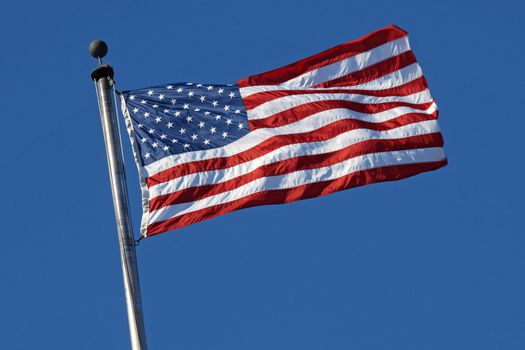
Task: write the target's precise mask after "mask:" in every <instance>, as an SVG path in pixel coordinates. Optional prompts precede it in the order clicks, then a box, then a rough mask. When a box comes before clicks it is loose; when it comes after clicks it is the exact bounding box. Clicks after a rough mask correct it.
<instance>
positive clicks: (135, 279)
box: [90, 40, 148, 350]
mask: <svg viewBox="0 0 525 350" xmlns="http://www.w3.org/2000/svg"><path fill="white" fill-rule="evenodd" d="M90 51H91V54H92V55H93V56H94V57H97V58H98V59H99V62H100V63H102V60H101V59H102V57H104V56H105V54H106V52H107V46H106V44H105V43H104V42H102V41H99V40H97V41H94V42H93V43H92V44H91V45H90ZM91 77H92V79H93V80H94V81H95V83H96V87H97V98H98V102H99V109H100V119H101V121H102V132H103V134H104V142H105V145H106V155H107V159H108V168H109V180H110V184H111V193H112V195H113V206H114V208H115V218H116V221H117V231H118V238H119V245H120V258H121V262H122V273H123V276H124V290H125V295H126V306H127V311H128V321H129V331H130V337H131V349H132V350H147V348H148V347H147V344H146V332H145V329H144V319H143V315H142V301H141V297H140V284H139V275H138V270H137V257H136V253H135V240H134V236H133V229H132V225H131V217H130V214H129V208H128V193H127V187H126V174H125V171H124V163H123V161H122V154H121V148H120V138H119V130H118V123H117V119H116V118H117V117H116V114H115V106H113V99H112V93H111V85H110V84H111V83H112V82H113V68H111V67H110V66H108V65H102V64H101V65H100V66H99V67H98V68H96V69H95V70H94V71H93V72H92V73H91Z"/></svg>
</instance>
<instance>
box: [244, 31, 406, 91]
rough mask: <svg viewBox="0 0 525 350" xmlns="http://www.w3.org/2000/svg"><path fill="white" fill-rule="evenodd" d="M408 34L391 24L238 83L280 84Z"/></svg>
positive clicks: (246, 84)
mask: <svg viewBox="0 0 525 350" xmlns="http://www.w3.org/2000/svg"><path fill="white" fill-rule="evenodd" d="M406 35H407V33H406V32H405V31H404V30H402V29H401V28H399V27H396V26H394V25H391V26H388V27H385V28H383V29H379V30H377V31H375V32H372V33H370V34H368V35H366V36H364V37H362V38H360V39H357V40H353V41H349V42H347V43H344V44H342V45H339V46H336V47H334V48H331V49H329V50H326V51H323V52H321V53H318V54H317V55H313V56H310V57H308V58H305V59H303V60H300V61H297V62H295V63H292V64H289V65H287V66H285V67H282V68H278V69H274V70H271V71H269V72H266V73H261V74H257V75H253V76H251V77H248V78H244V79H241V80H239V81H238V82H237V84H238V85H239V87H241V88H242V87H247V86H255V85H273V84H280V83H283V82H285V81H288V80H290V79H292V78H294V77H296V76H298V75H301V74H303V73H306V72H309V71H312V70H315V69H318V68H320V67H322V66H325V65H328V64H332V63H334V62H337V61H340V60H342V59H345V58H348V57H352V56H355V55H357V54H360V53H362V52H364V51H368V50H371V49H373V48H374V47H377V46H379V45H383V44H385V43H387V42H389V41H393V40H396V39H399V38H401V37H404V36H406Z"/></svg>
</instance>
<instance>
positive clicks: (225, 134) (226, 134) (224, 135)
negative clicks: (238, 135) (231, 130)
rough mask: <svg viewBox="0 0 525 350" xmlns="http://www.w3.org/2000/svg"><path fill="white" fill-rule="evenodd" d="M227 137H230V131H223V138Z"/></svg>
mask: <svg viewBox="0 0 525 350" xmlns="http://www.w3.org/2000/svg"><path fill="white" fill-rule="evenodd" d="M227 137H228V133H227V132H226V131H225V132H223V133H222V138H223V139H225V138H227Z"/></svg>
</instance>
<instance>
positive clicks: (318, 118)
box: [144, 104, 437, 176]
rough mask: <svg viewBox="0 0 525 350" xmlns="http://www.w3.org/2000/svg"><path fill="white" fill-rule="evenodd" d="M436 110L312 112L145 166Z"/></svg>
mask: <svg viewBox="0 0 525 350" xmlns="http://www.w3.org/2000/svg"><path fill="white" fill-rule="evenodd" d="M436 110H437V106H436V105H435V104H432V105H431V106H430V107H429V108H428V109H426V110H420V109H415V108H410V107H397V108H393V109H390V110H387V111H383V112H380V113H376V114H367V113H360V112H356V111H352V110H348V109H344V108H337V109H332V110H327V111H322V112H319V113H316V114H312V115H311V116H309V117H307V118H304V119H302V120H299V121H297V122H295V123H292V124H288V125H284V126H281V127H278V128H271V129H257V130H255V131H253V132H250V133H248V134H247V135H245V136H244V137H241V138H240V139H238V140H236V141H234V142H232V143H230V144H228V145H225V146H223V147H218V148H214V149H210V150H201V151H194V152H187V153H182V154H176V155H171V156H168V157H165V158H162V159H159V160H158V161H156V162H154V163H151V164H149V165H146V166H145V167H144V169H145V170H146V172H147V174H148V176H152V175H155V174H156V173H158V172H160V171H163V170H166V169H169V168H171V167H174V166H176V165H180V164H184V163H189V162H193V161H198V160H206V159H212V158H222V157H230V156H233V155H235V154H238V153H241V152H244V151H246V150H248V149H250V148H252V147H254V146H256V145H257V144H259V143H261V142H263V141H265V140H267V139H269V138H270V137H273V136H277V135H286V134H294V133H303V132H309V131H313V130H316V129H319V128H320V127H322V126H324V125H326V124H329V123H333V122H335V121H338V120H343V119H359V120H364V121H370V122H375V123H380V122H384V121H387V120H390V119H393V118H396V117H399V116H401V115H404V114H408V113H425V114H432V113H434V112H435V111H436Z"/></svg>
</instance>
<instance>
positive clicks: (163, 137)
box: [160, 134, 168, 140]
mask: <svg viewBox="0 0 525 350" xmlns="http://www.w3.org/2000/svg"><path fill="white" fill-rule="evenodd" d="M166 137H168V136H166V134H162V135H160V138H161V140H164V139H165V138H166Z"/></svg>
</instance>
